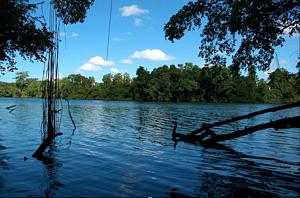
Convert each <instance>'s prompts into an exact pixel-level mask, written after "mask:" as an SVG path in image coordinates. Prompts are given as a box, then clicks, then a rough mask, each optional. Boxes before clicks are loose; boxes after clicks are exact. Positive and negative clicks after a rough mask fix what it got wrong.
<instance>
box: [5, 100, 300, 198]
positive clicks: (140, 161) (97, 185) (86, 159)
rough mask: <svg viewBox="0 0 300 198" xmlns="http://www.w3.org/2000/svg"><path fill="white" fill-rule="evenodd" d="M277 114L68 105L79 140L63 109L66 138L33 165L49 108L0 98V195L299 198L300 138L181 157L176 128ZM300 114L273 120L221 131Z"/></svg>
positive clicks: (250, 140) (265, 135)
mask: <svg viewBox="0 0 300 198" xmlns="http://www.w3.org/2000/svg"><path fill="white" fill-rule="evenodd" d="M11 105H16V108H15V110H14V111H12V112H9V111H8V110H7V109H6V107H8V106H11ZM272 106H275V105H273V104H188V103H179V104H176V103H137V102H109V101H88V100H71V101H70V110H71V112H72V115H73V119H74V121H75V123H76V125H77V129H76V131H75V132H74V134H73V135H72V129H73V125H72V122H71V120H70V118H69V115H68V111H67V106H66V103H65V102H63V107H64V110H63V113H62V114H63V118H62V121H61V128H60V130H61V132H62V133H63V134H64V135H63V136H59V137H57V139H56V142H55V145H54V146H53V147H52V148H51V149H50V150H48V155H49V156H50V159H51V161H50V162H47V163H45V162H42V161H39V160H36V159H35V158H32V157H31V155H32V153H33V152H34V151H35V149H36V148H37V147H38V146H39V144H40V143H41V131H40V124H41V117H42V101H41V100H39V99H14V98H0V116H1V117H0V196H1V197H2V196H3V197H8V196H13V197H16V196H22V197H24V196H43V197H49V196H50V197H61V196H130V197H132V196H139V197H141V196H142V197H158V196H159V197H176V196H186V197H207V196H210V197H240V196H243V197H245V196H250V197H257V196H269V197H299V192H300V168H299V167H300V132H299V129H285V130H277V131H275V130H273V129H268V130H263V131H259V132H256V133H254V134H251V135H248V136H245V137H240V138H238V139H235V140H230V141H225V142H223V143H222V145H220V146H215V147H211V148H204V147H201V146H197V145H192V144H188V143H183V142H179V143H178V144H177V146H176V148H174V143H173V142H172V140H171V132H172V127H173V124H172V122H173V121H174V120H176V121H177V122H178V128H177V130H178V131H179V132H181V133H186V132H188V131H191V130H193V129H196V128H198V127H200V126H201V125H202V123H203V122H214V121H218V120H223V119H226V118H231V117H233V116H238V115H243V114H247V113H250V112H253V111H257V110H260V109H264V108H269V107H272ZM299 114H300V109H299V108H294V109H293V110H285V111H281V112H280V113H278V114H276V113H268V114H265V115H261V116H258V117H256V118H253V119H250V120H245V121H241V122H238V123H234V124H230V125H225V126H222V127H219V128H216V129H215V132H216V133H227V132H232V131H234V130H236V129H238V128H244V127H245V126H251V125H254V124H258V123H262V122H267V121H270V120H276V119H279V118H283V117H287V116H294V115H299ZM24 157H26V158H27V160H24Z"/></svg>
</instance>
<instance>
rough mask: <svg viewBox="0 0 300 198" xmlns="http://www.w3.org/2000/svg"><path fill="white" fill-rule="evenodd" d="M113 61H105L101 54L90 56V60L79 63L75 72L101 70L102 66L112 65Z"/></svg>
mask: <svg viewBox="0 0 300 198" xmlns="http://www.w3.org/2000/svg"><path fill="white" fill-rule="evenodd" d="M114 65H115V63H114V62H113V61H106V60H104V59H103V58H102V57H101V56H95V57H92V58H90V60H89V61H88V62H87V63H85V64H83V65H81V66H80V67H79V69H78V70H77V71H76V73H82V72H84V71H96V72H98V71H101V70H102V68H103V67H104V66H114Z"/></svg>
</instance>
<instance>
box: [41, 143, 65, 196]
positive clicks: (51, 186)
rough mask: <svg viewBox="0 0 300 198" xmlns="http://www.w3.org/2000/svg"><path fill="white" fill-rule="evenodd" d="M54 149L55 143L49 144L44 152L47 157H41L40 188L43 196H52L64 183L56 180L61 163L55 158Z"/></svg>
mask: <svg viewBox="0 0 300 198" xmlns="http://www.w3.org/2000/svg"><path fill="white" fill-rule="evenodd" d="M56 149H57V148H56V146H55V145H51V146H50V148H49V150H48V151H47V153H46V156H47V157H45V158H43V159H42V161H43V164H44V168H43V170H44V172H43V178H44V181H43V182H42V183H41V186H40V190H41V194H42V195H43V197H54V196H55V195H56V191H58V190H59V189H60V188H63V187H64V185H63V184H62V183H61V182H59V181H58V176H57V175H58V170H59V168H60V167H62V163H61V162H59V161H58V160H57V159H56V156H55V153H56V151H57V150H56Z"/></svg>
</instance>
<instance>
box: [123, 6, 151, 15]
mask: <svg viewBox="0 0 300 198" xmlns="http://www.w3.org/2000/svg"><path fill="white" fill-rule="evenodd" d="M119 10H120V12H121V15H122V16H125V17H128V16H138V15H142V14H148V13H149V11H148V10H146V9H141V8H139V6H137V5H130V6H124V7H122V8H120V9H119Z"/></svg>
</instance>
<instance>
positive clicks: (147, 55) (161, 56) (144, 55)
mask: <svg viewBox="0 0 300 198" xmlns="http://www.w3.org/2000/svg"><path fill="white" fill-rule="evenodd" d="M134 59H145V60H151V61H170V60H174V59H175V57H174V56H171V55H168V54H166V53H165V52H163V51H161V50H159V49H146V50H142V51H135V52H134V53H133V54H132V55H131V56H129V58H127V59H123V60H121V63H122V64H132V62H133V60H134Z"/></svg>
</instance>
